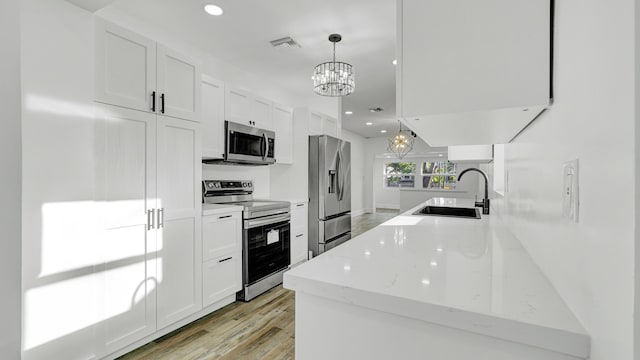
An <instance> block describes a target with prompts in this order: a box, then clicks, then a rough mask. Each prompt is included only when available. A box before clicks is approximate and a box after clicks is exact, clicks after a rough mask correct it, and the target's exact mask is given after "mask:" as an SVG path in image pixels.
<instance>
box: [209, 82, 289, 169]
mask: <svg viewBox="0 0 640 360" xmlns="http://www.w3.org/2000/svg"><path fill="white" fill-rule="evenodd" d="M224 87H225V86H224V82H222V81H220V80H216V79H214V78H212V77H210V76H207V75H203V76H202V92H201V94H202V113H201V117H200V121H201V122H202V137H203V138H202V157H203V158H207V159H222V158H223V157H224V112H225V104H224V94H225V90H224ZM276 144H277V142H276Z"/></svg>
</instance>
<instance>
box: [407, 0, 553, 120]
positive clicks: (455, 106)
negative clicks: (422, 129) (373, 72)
mask: <svg viewBox="0 0 640 360" xmlns="http://www.w3.org/2000/svg"><path fill="white" fill-rule="evenodd" d="M398 3H399V7H398V10H399V11H398V16H399V18H398V22H397V23H398V42H397V43H398V50H399V52H400V53H399V57H398V71H399V75H400V76H399V77H398V85H399V90H398V94H399V95H400V96H399V101H398V104H397V106H398V108H399V110H400V113H399V114H400V115H401V116H404V117H414V116H421V115H434V114H447V113H449V114H450V113H464V112H472V111H479V110H491V109H501V108H513V107H516V108H519V107H523V106H534V105H542V106H546V105H547V104H548V103H549V96H550V94H549V78H550V63H551V62H550V60H549V59H550V46H549V41H550V8H551V7H550V2H549V1H548V0H544V1H529V0H488V1H475V0H459V1H424V0H402V1H399V2H398ZM520 14H527V16H520ZM434 54H437V56H434ZM518 111H521V110H520V109H519V110H518ZM467 117H469V115H467ZM474 120H475V119H474ZM443 121H446V120H443ZM478 121H482V120H480V119H478ZM527 123H528V122H527ZM458 128H459V125H458Z"/></svg>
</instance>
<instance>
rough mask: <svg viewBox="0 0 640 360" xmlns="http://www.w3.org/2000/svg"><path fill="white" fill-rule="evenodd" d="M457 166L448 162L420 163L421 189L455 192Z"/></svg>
mask: <svg viewBox="0 0 640 360" xmlns="http://www.w3.org/2000/svg"><path fill="white" fill-rule="evenodd" d="M456 168H457V166H456V164H454V163H452V162H449V161H425V162H423V163H422V187H423V188H424V189H435V190H455V188H456V180H457V169H456Z"/></svg>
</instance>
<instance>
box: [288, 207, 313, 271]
mask: <svg viewBox="0 0 640 360" xmlns="http://www.w3.org/2000/svg"><path fill="white" fill-rule="evenodd" d="M307 216H308V204H307V202H306V201H299V202H293V203H292V204H291V265H296V264H298V263H300V262H303V261H305V260H307V258H308V250H309V243H308V234H309V227H308V218H307Z"/></svg>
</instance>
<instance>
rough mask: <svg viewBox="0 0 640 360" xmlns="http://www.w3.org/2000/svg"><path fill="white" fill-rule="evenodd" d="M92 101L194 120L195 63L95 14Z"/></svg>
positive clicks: (196, 104) (197, 76)
mask: <svg viewBox="0 0 640 360" xmlns="http://www.w3.org/2000/svg"><path fill="white" fill-rule="evenodd" d="M95 99H96V101H99V102H103V103H106V104H110V105H116V106H122V107H126V108H130V109H135V110H142V111H148V112H154V113H158V114H162V115H167V116H172V117H175V118H179V119H185V120H192V121H197V120H198V112H199V106H200V105H199V102H200V66H199V65H198V64H197V62H195V61H193V60H192V59H189V58H188V57H186V56H184V55H182V54H180V53H177V52H175V51H173V50H171V49H168V48H167V47H165V46H163V45H160V44H157V43H156V42H154V41H153V40H150V39H147V38H145V37H143V36H140V35H138V34H136V33H134V32H131V31H129V30H126V29H124V28H122V27H119V26H117V25H114V24H111V23H109V22H107V21H105V20H103V19H100V18H97V19H96V81H95Z"/></svg>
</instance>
